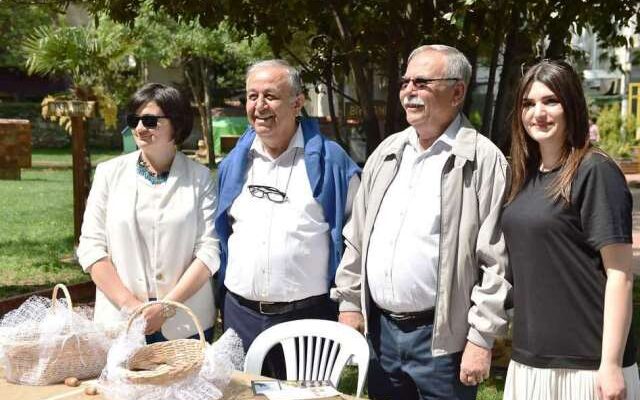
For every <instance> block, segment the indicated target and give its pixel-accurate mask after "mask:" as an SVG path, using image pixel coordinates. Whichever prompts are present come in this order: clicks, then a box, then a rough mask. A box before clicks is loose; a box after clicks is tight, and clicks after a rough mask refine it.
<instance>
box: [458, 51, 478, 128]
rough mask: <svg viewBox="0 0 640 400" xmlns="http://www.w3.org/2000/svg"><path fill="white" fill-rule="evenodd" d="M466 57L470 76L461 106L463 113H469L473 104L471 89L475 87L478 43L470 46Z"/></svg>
mask: <svg viewBox="0 0 640 400" xmlns="http://www.w3.org/2000/svg"><path fill="white" fill-rule="evenodd" d="M467 58H468V59H469V63H470V64H471V77H470V79H469V85H468V86H467V93H466V97H465V99H464V105H463V106H462V112H463V113H464V114H465V115H467V116H468V115H469V113H470V112H471V106H472V105H473V91H474V90H475V88H476V70H477V69H478V67H477V66H478V45H475V46H473V47H472V48H471V51H470V52H469V53H467Z"/></svg>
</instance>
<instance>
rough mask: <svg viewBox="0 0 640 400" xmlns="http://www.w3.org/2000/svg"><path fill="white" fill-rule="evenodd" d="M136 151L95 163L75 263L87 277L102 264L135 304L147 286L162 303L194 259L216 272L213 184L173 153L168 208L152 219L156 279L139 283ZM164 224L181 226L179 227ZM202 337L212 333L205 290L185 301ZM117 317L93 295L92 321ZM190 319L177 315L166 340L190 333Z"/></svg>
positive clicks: (142, 277) (208, 288) (211, 308)
mask: <svg viewBox="0 0 640 400" xmlns="http://www.w3.org/2000/svg"><path fill="white" fill-rule="evenodd" d="M139 156H140V151H136V152H134V153H131V154H127V155H124V156H120V157H117V158H114V159H111V160H109V161H105V162H103V163H100V164H99V165H98V167H97V168H96V172H95V175H94V178H93V185H92V187H91V192H90V194H89V199H88V200H87V208H86V210H85V213H84V222H83V223H82V235H81V236H80V245H79V246H78V251H77V253H78V259H79V261H80V265H82V267H83V269H84V270H85V271H87V270H88V269H89V267H90V266H92V265H93V263H95V262H96V261H98V260H100V259H102V258H105V257H109V258H111V262H112V263H113V265H114V266H115V268H116V271H117V273H118V276H119V277H120V279H121V280H122V283H123V284H124V285H125V286H126V287H127V289H129V290H130V291H131V292H132V293H133V294H134V295H135V296H136V297H137V298H138V299H140V300H143V301H146V300H148V298H149V296H148V293H147V280H149V281H150V282H149V284H150V285H153V287H154V288H155V292H156V296H157V297H158V298H164V297H165V296H166V295H167V294H168V293H169V292H170V291H171V289H173V288H174V287H175V286H176V284H177V282H178V280H179V279H180V277H182V274H183V273H184V272H185V270H186V269H187V268H188V267H189V265H190V264H191V262H192V261H193V259H194V258H196V257H197V258H199V259H200V260H201V261H202V262H204V263H205V265H207V267H208V268H209V269H210V270H211V273H212V274H213V273H214V272H216V271H217V270H218V267H219V265H220V255H219V250H218V239H217V237H216V236H215V233H214V228H213V214H214V213H215V184H214V182H213V181H212V179H211V174H210V172H209V169H208V168H205V167H203V166H201V165H198V164H197V163H195V162H193V161H191V160H189V159H188V158H187V157H186V156H185V155H184V154H182V153H180V152H178V153H176V156H175V159H174V160H173V164H172V165H171V170H170V172H169V178H168V180H167V183H166V185H167V186H166V191H165V195H164V196H165V197H164V198H163V199H162V201H163V202H166V203H167V204H168V205H167V207H166V208H165V214H164V215H161V216H160V217H159V221H158V226H159V229H158V230H157V240H158V246H159V248H160V249H164V251H163V252H162V255H161V257H159V259H158V263H157V265H156V269H155V275H153V276H146V273H145V270H146V268H145V265H144V261H143V258H142V257H141V256H140V255H141V254H142V252H143V251H144V249H145V248H144V244H143V243H142V241H141V238H140V234H139V232H138V225H137V219H136V212H135V210H136V196H137V184H136V182H137V180H138V176H137V173H136V164H137V162H138V157H139ZM170 221H181V222H180V223H179V224H176V223H173V222H171V223H170ZM185 305H187V306H188V307H189V308H191V310H192V311H193V312H194V313H195V315H196V316H197V317H198V319H199V320H200V324H201V325H202V327H203V328H204V329H207V328H209V327H211V326H213V323H214V318H215V313H216V309H215V304H214V300H213V285H212V284H211V282H210V281H208V282H207V283H205V284H204V285H203V286H202V287H201V288H200V289H199V290H198V291H196V293H195V294H194V295H193V296H191V297H190V298H189V299H187V300H186V301H185ZM123 317H124V315H123V314H122V313H121V312H120V310H119V309H118V307H117V306H116V305H115V304H113V303H112V302H111V301H110V300H109V298H108V297H107V296H106V295H105V294H104V293H103V292H102V291H100V290H99V289H96V304H95V320H96V321H100V322H101V323H103V324H105V325H110V324H118V323H119V322H121V318H123ZM197 332H198V331H197V329H196V326H195V324H194V323H193V321H192V320H191V317H190V316H188V315H187V314H186V313H183V312H178V313H177V314H176V316H175V317H174V318H170V319H168V320H167V321H166V322H165V324H164V325H163V326H162V334H163V335H164V336H165V337H166V338H168V339H179V338H186V337H189V336H192V335H195V334H196V333H197Z"/></svg>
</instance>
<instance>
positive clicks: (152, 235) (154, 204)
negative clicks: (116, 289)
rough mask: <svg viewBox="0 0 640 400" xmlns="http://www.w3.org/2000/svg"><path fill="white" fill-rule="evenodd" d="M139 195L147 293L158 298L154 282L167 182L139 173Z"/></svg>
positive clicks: (138, 210)
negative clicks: (156, 183)
mask: <svg viewBox="0 0 640 400" xmlns="http://www.w3.org/2000/svg"><path fill="white" fill-rule="evenodd" d="M136 183H137V185H138V195H137V196H136V214H135V215H136V229H137V230H138V234H139V235H140V248H141V252H140V258H141V259H142V260H143V264H144V267H145V271H144V273H145V276H146V279H145V280H146V283H147V293H148V296H149V298H157V297H158V296H157V294H156V287H155V285H154V284H153V282H154V279H155V276H156V269H157V266H158V261H159V260H158V255H159V251H158V250H159V248H158V228H159V223H160V218H159V217H160V215H162V211H163V210H162V207H161V201H162V198H163V197H164V194H165V192H166V186H167V184H166V182H165V183H161V184H159V185H153V184H151V183H149V182H147V181H146V180H145V178H144V177H142V176H140V175H138V176H137V181H136Z"/></svg>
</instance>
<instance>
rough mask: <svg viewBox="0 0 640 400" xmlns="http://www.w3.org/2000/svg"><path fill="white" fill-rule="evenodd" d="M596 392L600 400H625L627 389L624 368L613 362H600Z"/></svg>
mask: <svg viewBox="0 0 640 400" xmlns="http://www.w3.org/2000/svg"><path fill="white" fill-rule="evenodd" d="M596 393H597V394H598V399H600V400H624V399H626V398H627V390H626V387H625V384H624V376H623V374H622V368H621V367H620V366H617V365H613V364H600V369H598V375H597V378H596Z"/></svg>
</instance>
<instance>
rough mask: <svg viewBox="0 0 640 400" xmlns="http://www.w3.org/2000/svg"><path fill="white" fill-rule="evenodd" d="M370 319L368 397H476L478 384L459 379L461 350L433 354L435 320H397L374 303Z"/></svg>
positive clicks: (431, 399)
mask: <svg viewBox="0 0 640 400" xmlns="http://www.w3.org/2000/svg"><path fill="white" fill-rule="evenodd" d="M372 308H373V310H372V315H371V319H370V323H369V347H370V350H371V359H370V360H369V374H368V377H367V381H368V390H369V397H370V398H372V399H402V400H413V399H425V400H426V399H429V400H436V399H439V400H440V399H460V400H473V399H475V398H476V393H477V386H465V385H463V384H462V383H460V378H459V375H460V360H461V358H462V353H455V354H450V355H445V356H439V357H434V356H433V355H432V354H431V337H432V333H433V323H427V324H412V323H411V322H398V321H394V320H392V319H390V318H389V317H387V316H384V315H382V314H380V312H379V310H377V309H376V307H375V306H374V307H372Z"/></svg>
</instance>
